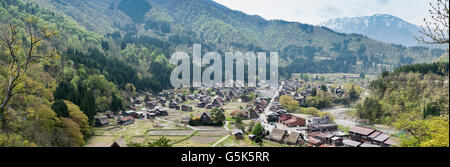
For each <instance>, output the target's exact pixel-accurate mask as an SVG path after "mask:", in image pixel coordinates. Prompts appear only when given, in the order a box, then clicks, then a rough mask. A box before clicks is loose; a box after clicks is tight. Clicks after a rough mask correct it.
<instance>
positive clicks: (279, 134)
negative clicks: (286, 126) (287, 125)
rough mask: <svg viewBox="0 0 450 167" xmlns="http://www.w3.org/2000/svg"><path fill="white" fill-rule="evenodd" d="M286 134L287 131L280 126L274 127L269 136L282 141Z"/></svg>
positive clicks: (270, 138) (271, 138)
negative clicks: (279, 127)
mask: <svg viewBox="0 0 450 167" xmlns="http://www.w3.org/2000/svg"><path fill="white" fill-rule="evenodd" d="M285 135H286V131H284V130H281V129H278V128H274V129H273V130H272V132H271V133H270V135H269V136H268V137H267V138H268V139H269V140H273V141H277V142H281V141H282V140H283V138H284V136H285Z"/></svg>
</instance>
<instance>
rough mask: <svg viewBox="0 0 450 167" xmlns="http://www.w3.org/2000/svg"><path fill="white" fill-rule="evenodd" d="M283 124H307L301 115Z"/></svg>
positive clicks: (299, 125)
mask: <svg viewBox="0 0 450 167" xmlns="http://www.w3.org/2000/svg"><path fill="white" fill-rule="evenodd" d="M283 125H285V126H287V127H301V126H305V125H306V123H305V120H304V119H302V118H299V117H292V118H291V119H289V120H287V121H284V122H283Z"/></svg>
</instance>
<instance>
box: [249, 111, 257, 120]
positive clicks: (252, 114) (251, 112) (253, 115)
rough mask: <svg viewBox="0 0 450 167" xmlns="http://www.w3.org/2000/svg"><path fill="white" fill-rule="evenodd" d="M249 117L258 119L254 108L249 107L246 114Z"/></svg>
mask: <svg viewBox="0 0 450 167" xmlns="http://www.w3.org/2000/svg"><path fill="white" fill-rule="evenodd" d="M247 115H249V117H250V118H251V119H258V118H259V115H258V113H257V112H256V111H255V110H254V109H249V110H248V114H247Z"/></svg>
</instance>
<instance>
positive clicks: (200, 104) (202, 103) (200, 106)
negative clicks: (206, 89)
mask: <svg viewBox="0 0 450 167" xmlns="http://www.w3.org/2000/svg"><path fill="white" fill-rule="evenodd" d="M207 104H208V103H205V102H199V103H197V107H198V108H205V107H206V105H207Z"/></svg>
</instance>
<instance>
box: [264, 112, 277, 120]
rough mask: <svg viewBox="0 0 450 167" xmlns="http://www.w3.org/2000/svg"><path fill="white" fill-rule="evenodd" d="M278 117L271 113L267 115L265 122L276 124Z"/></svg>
mask: <svg viewBox="0 0 450 167" xmlns="http://www.w3.org/2000/svg"><path fill="white" fill-rule="evenodd" d="M278 116H279V114H278V113H276V112H271V113H268V114H267V121H268V122H278Z"/></svg>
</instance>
